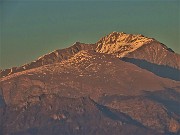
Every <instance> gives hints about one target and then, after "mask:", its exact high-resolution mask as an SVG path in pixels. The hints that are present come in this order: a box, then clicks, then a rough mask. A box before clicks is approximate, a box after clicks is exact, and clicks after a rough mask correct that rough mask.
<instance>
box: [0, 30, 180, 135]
mask: <svg viewBox="0 0 180 135" xmlns="http://www.w3.org/2000/svg"><path fill="white" fill-rule="evenodd" d="M179 61H180V55H179V54H177V53H175V52H173V51H172V50H171V49H169V48H168V47H167V46H165V45H163V44H162V43H160V42H158V41H156V40H155V39H153V38H147V37H145V36H143V35H135V34H134V35H133V34H126V33H123V32H121V33H118V32H113V33H110V34H109V35H107V36H105V37H103V38H102V39H100V40H99V41H98V42H97V43H95V44H84V43H79V42H76V43H75V44H74V45H73V46H71V47H69V48H66V49H62V50H56V51H53V52H51V53H49V54H46V55H44V56H42V57H40V58H38V60H35V61H33V62H31V63H29V64H25V65H23V66H21V67H14V68H12V69H6V70H3V71H1V80H0V134H2V135H109V134H112V135H117V134H118V135H179V134H180V110H179V106H180V78H179V75H180V62H179Z"/></svg>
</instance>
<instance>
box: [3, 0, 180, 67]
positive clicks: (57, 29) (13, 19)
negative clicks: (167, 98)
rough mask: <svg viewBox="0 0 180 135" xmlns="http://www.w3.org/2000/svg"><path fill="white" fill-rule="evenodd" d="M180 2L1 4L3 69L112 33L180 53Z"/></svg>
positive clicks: (36, 0) (39, 0) (41, 0)
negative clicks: (151, 40) (140, 37)
mask: <svg viewBox="0 0 180 135" xmlns="http://www.w3.org/2000/svg"><path fill="white" fill-rule="evenodd" d="M179 23H180V3H179V2H178V0H169V1H168V0H124V1H123V0H119V1H110V0H105V1H103V0H93V1H92V0H84V1H77V0H66V1H65V0H64V1H60V0H59V1H58V0H1V2H0V32H1V33H0V67H1V68H3V69H4V68H10V67H12V66H20V65H22V64H25V63H28V62H31V61H32V60H35V59H37V58H38V57H39V56H41V55H43V54H46V53H49V52H51V51H53V50H55V49H61V48H65V47H69V46H71V45H72V44H73V43H74V42H76V41H80V42H84V43H95V42H96V41H97V40H99V38H101V37H103V36H105V35H107V34H109V33H110V32H112V31H119V32H122V31H123V32H125V33H132V34H135V33H139V34H143V35H145V36H148V37H153V38H155V39H157V40H158V41H160V42H162V43H164V44H166V45H167V46H168V47H170V48H172V49H173V50H174V51H175V52H177V53H180V35H179V31H180V24H179Z"/></svg>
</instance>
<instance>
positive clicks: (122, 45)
mask: <svg viewBox="0 0 180 135" xmlns="http://www.w3.org/2000/svg"><path fill="white" fill-rule="evenodd" d="M154 41H156V40H155V39H153V38H148V37H145V36H143V35H141V34H127V33H125V32H115V31H114V32H112V33H110V34H108V35H107V36H105V37H103V38H101V39H100V40H99V41H98V42H97V49H96V50H97V52H101V53H108V54H114V55H116V56H117V55H118V57H123V56H124V55H125V54H127V53H129V52H132V51H134V50H136V49H137V48H139V47H141V46H142V45H145V44H149V43H151V42H154Z"/></svg>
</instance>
